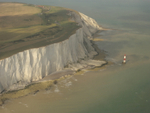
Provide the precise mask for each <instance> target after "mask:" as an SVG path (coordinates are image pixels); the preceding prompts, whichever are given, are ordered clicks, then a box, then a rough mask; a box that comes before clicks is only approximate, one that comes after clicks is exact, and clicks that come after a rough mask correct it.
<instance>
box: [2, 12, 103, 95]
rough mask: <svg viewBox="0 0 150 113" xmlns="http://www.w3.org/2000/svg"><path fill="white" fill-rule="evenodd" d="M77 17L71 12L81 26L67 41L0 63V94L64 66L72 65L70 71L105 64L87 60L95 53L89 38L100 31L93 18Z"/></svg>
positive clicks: (27, 52) (81, 15)
mask: <svg viewBox="0 0 150 113" xmlns="http://www.w3.org/2000/svg"><path fill="white" fill-rule="evenodd" d="M79 14H80V15H79ZM79 14H76V13H74V12H70V16H71V17H72V18H73V20H74V21H76V22H77V23H78V24H79V25H80V26H82V27H81V28H80V29H78V30H77V31H76V33H75V34H73V35H72V36H70V37H69V39H67V40H65V41H63V42H59V43H54V44H51V45H48V46H45V47H40V48H34V49H29V50H25V51H23V52H19V53H17V54H15V55H13V56H11V57H8V58H5V59H2V60H0V92H2V91H4V90H6V91H8V90H14V89H18V88H22V87H24V86H26V85H27V84H30V83H31V82H32V81H37V80H39V79H42V78H43V77H45V76H47V75H50V74H51V73H53V72H56V71H60V70H63V69H64V67H65V66H70V67H71V66H72V69H75V70H76V69H79V68H83V67H85V66H87V65H89V64H90V65H96V66H100V65H102V64H103V63H105V61H94V60H88V59H90V58H93V56H94V55H96V54H97V52H96V51H95V49H94V48H93V47H92V43H91V42H90V40H89V39H90V38H92V34H94V33H95V32H97V31H98V30H101V29H102V28H101V27H99V25H98V24H97V23H96V22H95V20H94V19H92V18H90V17H88V16H86V15H84V14H82V13H79ZM83 59H86V61H87V62H86V61H83ZM80 61H81V63H79V62H80ZM77 62H78V63H77ZM71 64H72V65H71Z"/></svg>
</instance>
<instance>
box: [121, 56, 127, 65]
mask: <svg viewBox="0 0 150 113" xmlns="http://www.w3.org/2000/svg"><path fill="white" fill-rule="evenodd" d="M126 58H127V57H126V55H124V57H123V62H122V63H123V64H125V63H126Z"/></svg>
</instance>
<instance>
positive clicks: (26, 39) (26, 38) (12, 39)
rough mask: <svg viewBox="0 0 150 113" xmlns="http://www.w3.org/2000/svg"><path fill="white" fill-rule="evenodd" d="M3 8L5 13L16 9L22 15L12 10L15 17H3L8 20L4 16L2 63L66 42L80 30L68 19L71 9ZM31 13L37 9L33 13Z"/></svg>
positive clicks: (0, 40) (0, 45) (0, 29)
mask: <svg viewBox="0 0 150 113" xmlns="http://www.w3.org/2000/svg"><path fill="white" fill-rule="evenodd" d="M2 4H3V5H2V7H3V8H4V9H7V8H8V9H9V10H10V9H12V7H14V6H15V8H16V9H18V8H19V9H20V10H21V11H18V12H17V11H16V10H15V11H14V10H12V14H10V13H9V12H7V11H4V12H3V15H7V16H6V17H5V16H3V15H2V14H1V16H0V53H1V54H0V59H4V58H6V57H9V56H11V55H13V54H16V53H18V52H21V51H24V50H27V49H31V48H39V47H43V46H46V45H49V44H52V43H57V42H60V41H64V40H66V39H68V38H69V36H71V35H72V34H74V33H75V31H76V30H77V29H79V26H77V25H76V23H75V22H74V21H71V19H70V17H69V16H68V15H67V14H68V13H69V11H71V10H70V9H66V8H62V7H55V6H44V8H40V7H38V6H34V5H28V4H20V3H2ZM13 4H15V5H13ZM0 5H1V4H0ZM27 7H28V10H27V11H26V10H25V9H26V8H27ZM31 9H34V10H33V12H32V10H31ZM23 10H25V12H22V11H23ZM16 14H17V15H16ZM12 15H13V16H12ZM1 23H2V24H1Z"/></svg>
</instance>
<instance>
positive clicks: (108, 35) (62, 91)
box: [0, 0, 150, 113]
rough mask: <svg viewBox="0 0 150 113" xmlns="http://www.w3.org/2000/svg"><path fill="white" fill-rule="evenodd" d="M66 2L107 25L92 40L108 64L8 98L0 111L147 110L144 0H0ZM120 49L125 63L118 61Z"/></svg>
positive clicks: (149, 22)
mask: <svg viewBox="0 0 150 113" xmlns="http://www.w3.org/2000/svg"><path fill="white" fill-rule="evenodd" d="M0 2H23V3H29V4H36V5H51V6H61V7H67V8H71V9H74V10H77V11H79V12H82V13H84V14H86V15H88V16H89V17H92V18H94V19H95V20H96V21H97V22H98V24H99V25H101V26H102V27H104V28H107V29H110V30H107V31H105V32H101V33H99V35H98V36H97V38H100V39H102V41H97V42H95V43H96V44H97V46H98V47H99V48H100V49H101V50H103V51H105V53H106V60H107V61H111V62H113V64H112V65H108V66H105V67H103V68H99V69H95V70H91V71H86V72H85V73H82V74H79V75H75V76H72V77H70V78H67V79H65V80H63V81H61V82H59V83H58V84H56V85H54V86H53V87H52V88H51V90H48V91H40V92H39V93H37V94H34V95H32V94H31V95H28V96H25V97H21V98H18V99H13V100H8V101H7V102H6V104H4V105H3V106H1V107H0V113H150V1H149V0H0ZM124 55H126V56H127V59H126V61H127V62H126V64H124V65H123V64H122V60H123V56H124Z"/></svg>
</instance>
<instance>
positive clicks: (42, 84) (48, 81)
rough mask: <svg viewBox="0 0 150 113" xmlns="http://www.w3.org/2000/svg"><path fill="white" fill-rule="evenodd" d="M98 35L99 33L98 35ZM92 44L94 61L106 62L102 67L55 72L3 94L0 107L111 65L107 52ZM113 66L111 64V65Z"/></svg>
mask: <svg viewBox="0 0 150 113" xmlns="http://www.w3.org/2000/svg"><path fill="white" fill-rule="evenodd" d="M96 34H97V33H96ZM91 42H92V46H93V47H94V49H95V51H96V52H97V53H98V54H97V55H95V56H94V57H93V60H97V61H99V60H102V61H105V63H103V64H102V65H101V66H94V67H92V66H88V67H86V68H82V69H78V70H76V71H75V70H71V69H64V70H62V71H58V72H54V73H52V74H50V75H48V76H46V77H44V78H43V79H41V80H39V81H35V82H32V83H31V84H29V85H27V86H25V87H24V88H23V89H18V90H14V91H8V92H3V93H2V94H0V106H2V105H3V104H5V101H7V100H11V99H17V98H21V97H23V96H27V95H30V94H36V93H38V92H39V91H42V90H50V89H51V87H53V85H55V84H57V83H58V82H59V81H61V80H64V79H66V78H68V77H71V76H75V75H81V74H83V73H85V72H86V71H87V70H89V71H92V70H94V69H100V68H102V67H104V66H107V65H109V62H107V61H106V60H105V57H106V54H105V51H103V50H100V49H99V48H98V47H97V45H96V44H95V43H94V41H91ZM110 64H111V63H110Z"/></svg>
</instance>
